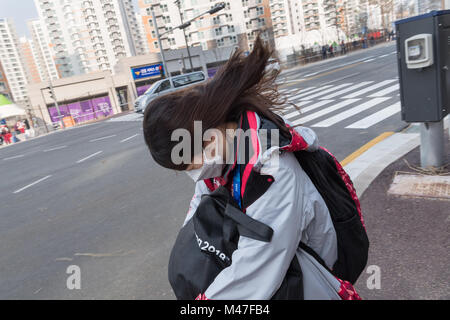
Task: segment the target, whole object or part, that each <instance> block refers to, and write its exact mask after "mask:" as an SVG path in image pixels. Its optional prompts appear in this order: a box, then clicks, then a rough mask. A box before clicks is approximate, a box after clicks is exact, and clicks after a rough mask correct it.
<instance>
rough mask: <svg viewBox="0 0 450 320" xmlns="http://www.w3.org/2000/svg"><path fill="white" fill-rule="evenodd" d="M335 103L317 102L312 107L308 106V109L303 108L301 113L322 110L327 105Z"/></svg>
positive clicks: (327, 101) (328, 101)
mask: <svg viewBox="0 0 450 320" xmlns="http://www.w3.org/2000/svg"><path fill="white" fill-rule="evenodd" d="M333 101H334V100H322V101H319V102H316V103H314V104H312V105H310V106H307V107H305V108H301V110H300V112H301V113H306V112H309V111H312V110H314V109H317V108H320V107H322V106H324V105H326V104H329V103H331V102H333ZM302 102H303V101H302ZM307 102H308V103H309V102H311V101H307Z"/></svg>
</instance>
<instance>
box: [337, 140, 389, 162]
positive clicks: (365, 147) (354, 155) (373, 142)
mask: <svg viewBox="0 0 450 320" xmlns="http://www.w3.org/2000/svg"><path fill="white" fill-rule="evenodd" d="M394 133H395V132H384V133H382V134H380V135H379V136H378V137H376V138H375V139H373V140H371V141H369V142H368V143H366V144H365V145H363V146H362V147H361V148H359V149H358V150H356V151H355V152H353V153H352V154H350V155H349V156H347V157H346V158H345V159H344V160H342V161H341V162H340V163H341V166H343V167H344V166H346V165H348V164H349V163H350V162H352V161H353V160H355V159H356V158H358V157H359V156H360V155H362V154H363V153H364V152H366V151H367V150H369V149H370V148H372V147H373V146H374V145H376V144H377V143H379V142H381V141H383V140H384V139H386V138H388V137H390V136H392V135H393V134H394Z"/></svg>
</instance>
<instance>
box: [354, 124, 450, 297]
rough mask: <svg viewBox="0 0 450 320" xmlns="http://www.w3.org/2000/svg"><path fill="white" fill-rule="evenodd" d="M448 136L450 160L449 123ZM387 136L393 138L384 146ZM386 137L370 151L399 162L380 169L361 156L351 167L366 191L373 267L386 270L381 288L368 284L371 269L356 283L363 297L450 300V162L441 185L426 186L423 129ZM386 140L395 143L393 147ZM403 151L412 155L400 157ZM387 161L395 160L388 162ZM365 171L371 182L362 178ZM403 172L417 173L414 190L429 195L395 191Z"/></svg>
mask: <svg viewBox="0 0 450 320" xmlns="http://www.w3.org/2000/svg"><path fill="white" fill-rule="evenodd" d="M447 121H448V120H447ZM445 135H446V140H445V143H446V146H445V147H446V149H445V150H446V152H447V160H446V163H447V164H448V163H449V162H450V157H449V155H448V152H449V150H450V141H449V139H450V138H449V135H448V128H447V129H446V130H445ZM389 139H390V141H389ZM402 139H404V140H403V141H402ZM386 141H387V142H388V143H385V145H384V146H383V145H382V143H383V142H386ZM383 142H380V143H378V144H377V145H376V146H374V147H373V148H372V149H369V150H368V151H367V152H366V153H369V156H372V157H373V155H374V154H375V153H379V152H382V150H383V148H384V149H385V152H384V155H380V156H379V158H378V160H382V159H383V158H384V161H386V159H388V158H389V157H390V159H391V160H392V159H394V158H395V160H393V162H392V161H391V162H383V161H378V162H379V163H378V168H377V166H376V165H375V164H373V163H372V164H371V165H364V161H362V162H359V161H358V158H357V159H355V160H354V161H353V162H351V163H350V164H348V165H347V166H346V169H347V168H348V169H350V170H349V171H351V172H352V173H353V175H355V174H356V176H354V177H353V179H355V180H356V183H355V187H356V188H357V191H358V193H360V194H362V196H360V201H361V208H362V213H363V216H364V220H365V224H366V228H367V233H368V236H369V241H370V251H369V261H368V263H367V267H368V266H370V265H376V266H378V267H379V268H380V271H381V278H380V280H381V281H380V284H381V288H380V289H372V290H370V289H368V288H367V284H366V282H367V280H368V278H369V276H370V275H371V274H370V273H365V272H364V273H363V274H361V277H360V278H359V280H358V282H357V283H356V286H355V287H356V288H357V290H358V293H359V294H360V295H361V297H363V299H402V300H403V299H450V283H449V279H450V268H449V267H448V265H449V263H450V255H449V248H450V237H449V223H450V166H447V167H446V168H445V170H444V171H445V172H447V173H446V175H442V176H440V177H439V179H440V181H441V183H440V184H436V185H433V186H428V187H426V185H423V184H421V181H422V177H420V173H419V172H418V171H419V170H418V167H419V165H420V147H419V146H418V134H417V133H397V134H394V135H392V136H391V137H389V138H388V139H386V140H384V141H383ZM393 142H397V143H400V142H401V144H398V145H395V144H392V143H393ZM380 145H381V146H380ZM386 145H390V146H391V147H390V150H389V152H388V149H386ZM408 149H410V151H408ZM399 150H401V152H400V151H399ZM402 152H404V153H406V154H403V155H401V156H400V157H397V158H396V156H398V155H399V154H401V153H402ZM364 156H366V157H367V154H366V155H364V153H363V154H362V155H361V156H360V157H359V158H363V160H364ZM358 162H359V164H358ZM375 162H377V160H376V159H375ZM386 163H390V164H389V165H387V166H386ZM358 165H359V166H360V167H364V168H365V169H364V172H360V173H359V174H358V172H357V171H356V169H355V168H357V167H358ZM380 168H381V170H379V171H380V172H379V173H377V172H376V171H377V170H378V169H380ZM374 170H375V172H372V176H373V175H375V178H373V179H372V180H370V179H368V180H367V174H368V172H370V171H374ZM349 174H350V175H351V173H349ZM364 174H366V177H365V179H366V181H363V182H362V180H364V179H362V176H364ZM402 174H405V176H407V177H408V178H409V179H411V177H412V179H411V181H410V182H409V184H408V185H407V186H408V187H409V188H410V189H411V186H412V187H415V189H416V190H419V191H422V192H429V194H428V195H427V196H426V197H419V196H411V195H394V194H392V191H393V189H391V187H392V183H393V180H394V177H395V176H396V175H402ZM411 174H414V176H411ZM416 175H417V176H416ZM396 181H397V179H396ZM358 188H359V189H363V191H360V190H358ZM432 194H433V195H436V197H435V196H431V195H432Z"/></svg>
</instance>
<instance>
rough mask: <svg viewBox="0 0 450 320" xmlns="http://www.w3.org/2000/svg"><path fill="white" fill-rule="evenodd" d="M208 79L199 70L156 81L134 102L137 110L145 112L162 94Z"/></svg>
mask: <svg viewBox="0 0 450 320" xmlns="http://www.w3.org/2000/svg"><path fill="white" fill-rule="evenodd" d="M206 80H207V79H206V76H205V74H204V73H203V72H202V71H197V72H191V73H186V74H182V75H179V76H174V77H172V78H169V79H162V80H159V81H156V82H155V83H154V84H152V86H151V87H150V88H148V89H147V91H145V93H144V94H143V95H141V96H139V97H138V98H137V99H136V101H135V103H134V108H135V111H136V112H138V113H143V112H144V111H145V108H146V107H147V105H148V104H149V103H150V102H151V101H152V100H154V99H155V98H157V97H159V96H160V95H162V94H167V93H170V92H174V91H177V90H180V89H184V88H186V87H189V86H192V85H194V84H197V83H201V82H205V81H206Z"/></svg>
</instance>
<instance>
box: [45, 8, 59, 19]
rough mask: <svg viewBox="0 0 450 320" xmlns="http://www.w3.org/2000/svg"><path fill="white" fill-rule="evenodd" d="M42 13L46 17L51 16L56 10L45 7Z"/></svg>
mask: <svg viewBox="0 0 450 320" xmlns="http://www.w3.org/2000/svg"><path fill="white" fill-rule="evenodd" d="M43 15H44V17H46V18H50V17H53V16H55V15H56V11H55V10H52V9H47V10H45V11H44V13H43Z"/></svg>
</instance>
